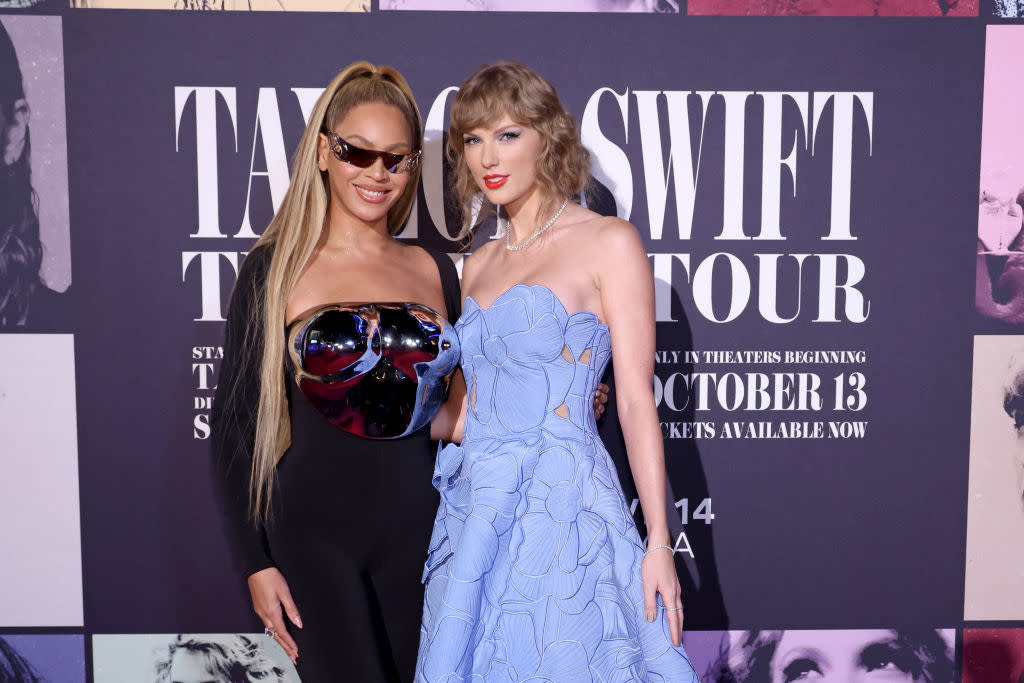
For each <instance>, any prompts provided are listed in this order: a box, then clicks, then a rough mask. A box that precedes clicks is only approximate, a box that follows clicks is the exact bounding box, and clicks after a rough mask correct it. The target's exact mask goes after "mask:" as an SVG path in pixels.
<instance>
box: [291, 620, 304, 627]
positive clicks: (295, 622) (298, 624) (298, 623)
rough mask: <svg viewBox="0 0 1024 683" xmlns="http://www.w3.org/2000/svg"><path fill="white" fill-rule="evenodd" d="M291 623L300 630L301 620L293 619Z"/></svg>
mask: <svg viewBox="0 0 1024 683" xmlns="http://www.w3.org/2000/svg"><path fill="white" fill-rule="evenodd" d="M292 623H293V624H295V625H296V626H298V627H299V628H302V619H300V618H299V617H294V618H293V619H292Z"/></svg>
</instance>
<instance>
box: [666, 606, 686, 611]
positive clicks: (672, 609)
mask: <svg viewBox="0 0 1024 683" xmlns="http://www.w3.org/2000/svg"><path fill="white" fill-rule="evenodd" d="M682 609H683V608H682V607H666V608H665V611H666V612H678V611H680V610H682Z"/></svg>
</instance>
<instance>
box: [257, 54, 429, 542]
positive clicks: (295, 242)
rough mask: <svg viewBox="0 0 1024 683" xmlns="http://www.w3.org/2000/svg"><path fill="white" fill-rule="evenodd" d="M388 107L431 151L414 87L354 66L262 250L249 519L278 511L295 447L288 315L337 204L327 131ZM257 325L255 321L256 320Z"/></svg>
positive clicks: (405, 199)
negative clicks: (358, 110)
mask: <svg viewBox="0 0 1024 683" xmlns="http://www.w3.org/2000/svg"><path fill="white" fill-rule="evenodd" d="M368 103H383V104H388V105H391V106H394V107H396V108H397V109H398V110H399V111H401V112H402V114H403V116H404V117H405V120H406V122H407V123H408V124H409V132H410V136H411V138H412V147H413V150H418V149H422V148H423V124H422V121H421V119H420V113H419V109H418V108H417V107H416V101H415V99H414V98H413V94H412V90H410V88H409V84H408V83H406V82H405V79H404V78H403V77H402V74H400V73H398V71H396V70H395V69H393V68H391V67H390V66H375V65H373V64H370V63H369V62H356V63H354V64H351V65H349V66H348V67H346V68H345V69H344V70H343V71H342V72H341V73H339V74H338V75H337V76H335V77H334V80H332V81H331V83H330V84H329V85H328V86H327V88H326V89H324V92H323V94H322V95H320V98H319V99H318V100H317V101H316V106H315V107H314V108H313V113H312V114H311V115H310V117H309V123H308V124H307V125H306V130H305V131H304V132H303V134H302V139H301V140H300V142H299V147H298V149H297V150H296V151H295V158H294V159H293V161H292V177H291V182H290V184H289V185H288V191H287V192H286V193H285V196H284V200H283V201H282V202H281V206H280V208H279V209H278V210H277V213H275V214H274V218H273V220H271V221H270V225H269V226H268V227H267V229H266V231H265V232H264V233H263V235H262V236H261V237H260V239H259V240H258V241H257V242H256V245H255V247H254V249H255V248H256V247H260V246H266V247H269V248H270V249H271V253H272V256H271V258H270V267H269V268H268V270H267V278H266V282H265V283H263V284H264V286H263V287H261V288H260V289H259V290H258V291H259V292H260V294H259V296H258V299H257V301H256V305H255V306H254V307H253V316H254V317H255V316H259V320H258V323H259V324H258V326H257V329H260V330H262V337H263V356H262V358H261V359H260V361H259V363H260V365H259V374H260V398H259V406H258V408H257V412H256V437H255V443H254V444H253V460H252V471H251V474H250V478H249V492H250V496H249V512H250V515H251V516H252V518H253V519H254V520H256V521H261V522H265V521H266V519H267V515H268V513H269V510H270V498H271V493H272V491H273V487H274V481H275V475H276V466H277V462H278V460H280V459H281V456H282V455H284V452H285V451H286V450H287V449H288V446H289V445H290V444H291V421H290V419H289V417H288V406H287V399H286V395H285V377H284V373H283V372H282V370H281V364H282V363H283V361H284V354H285V338H284V327H285V322H286V321H285V309H286V307H287V304H288V298H289V297H290V296H291V293H292V290H293V289H294V288H295V283H296V282H297V281H298V279H299V275H300V274H301V273H302V271H303V269H304V268H305V267H306V264H307V263H308V262H309V259H310V257H312V255H313V252H314V249H315V248H316V245H317V242H318V241H319V240H320V236H321V233H322V231H323V226H324V220H325V219H326V217H327V207H328V205H329V202H330V186H329V183H328V178H327V173H326V172H325V171H321V170H320V169H319V166H318V165H317V152H318V147H319V136H320V131H321V130H323V129H324V128H325V127H326V128H333V127H334V126H336V125H337V124H338V123H339V122H340V121H341V120H342V119H343V118H345V115H346V114H348V112H349V111H350V110H351V109H352V108H353V107H355V106H357V105H360V104H368ZM419 179H420V170H419V168H418V167H417V168H416V169H415V170H413V171H412V172H410V174H409V182H408V184H407V185H406V189H405V192H404V193H403V194H402V196H401V197H400V198H399V199H398V201H397V202H395V205H394V206H393V207H391V210H390V211H389V213H388V232H389V233H390V234H391V235H397V234H398V233H399V232H400V231H401V230H402V228H403V226H404V225H405V223H406V221H407V220H408V218H409V213H410V211H411V210H412V204H413V201H415V199H416V188H417V186H418V185H419ZM251 322H255V321H251Z"/></svg>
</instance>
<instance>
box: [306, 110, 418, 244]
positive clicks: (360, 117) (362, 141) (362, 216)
mask: <svg viewBox="0 0 1024 683" xmlns="http://www.w3.org/2000/svg"><path fill="white" fill-rule="evenodd" d="M330 130H332V131H333V132H334V133H336V134H337V135H338V136H340V137H341V138H342V139H343V140H345V142H348V143H349V144H352V145H355V146H356V147H361V148H363V149H368V150H378V151H383V152H393V153H395V154H408V153H410V152H412V151H413V149H412V133H411V131H410V130H409V124H408V123H407V122H406V119H405V116H404V115H403V114H402V112H401V111H400V110H399V109H398V108H397V107H393V106H391V105H389V104H383V103H377V102H373V103H367V104H359V105H356V106H354V107H352V108H351V109H350V110H349V111H348V113H347V114H346V115H345V116H344V117H343V118H342V119H341V121H339V122H338V123H337V124H336V125H334V126H333V127H332V128H331V129H330ZM317 162H318V165H319V167H320V170H321V171H326V173H327V177H328V185H329V187H330V195H331V196H330V211H331V212H332V213H334V212H340V214H342V215H343V216H347V217H349V218H352V219H355V220H357V221H359V222H361V223H365V224H369V225H379V224H380V223H381V222H383V223H384V224H385V227H386V223H387V217H388V211H389V210H390V209H391V207H392V206H394V205H395V203H396V202H397V201H398V200H399V198H401V196H402V194H403V193H404V192H405V189H406V186H407V185H408V184H409V177H410V174H409V173H389V172H388V170H387V169H386V168H385V163H384V160H383V159H382V158H379V157H378V158H377V159H375V160H374V162H373V163H372V164H370V165H369V166H367V167H366V168H360V167H359V166H356V165H355V164H351V163H348V162H345V161H341V160H339V159H338V157H337V156H335V154H334V153H333V152H332V151H331V148H330V143H329V141H328V139H327V136H326V135H325V134H323V133H321V134H320V140H319V148H318V151H317Z"/></svg>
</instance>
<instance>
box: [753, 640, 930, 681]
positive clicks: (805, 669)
mask: <svg viewBox="0 0 1024 683" xmlns="http://www.w3.org/2000/svg"><path fill="white" fill-rule="evenodd" d="M771 668H772V672H771V680H772V683H788V682H789V681H834V682H835V683H871V682H882V681H886V682H891V681H900V682H907V681H922V680H924V679H923V676H922V664H921V662H920V660H919V658H918V656H917V654H916V653H915V652H914V650H913V648H911V647H909V646H908V645H907V644H906V643H905V642H902V641H901V640H900V639H899V638H897V635H896V633H895V632H893V631H885V630H876V631H869V630H863V631H862V630H857V631H786V632H785V634H783V636H782V638H781V639H780V640H779V644H778V646H777V647H776V650H775V656H774V657H773V659H772V667H771Z"/></svg>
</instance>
